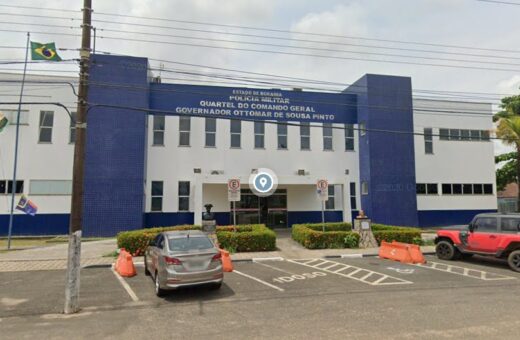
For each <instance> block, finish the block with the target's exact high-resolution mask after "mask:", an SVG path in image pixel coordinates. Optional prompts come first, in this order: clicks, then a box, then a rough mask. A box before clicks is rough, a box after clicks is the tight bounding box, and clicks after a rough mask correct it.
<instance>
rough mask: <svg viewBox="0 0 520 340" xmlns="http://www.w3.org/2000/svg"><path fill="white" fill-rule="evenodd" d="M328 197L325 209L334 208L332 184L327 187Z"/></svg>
mask: <svg viewBox="0 0 520 340" xmlns="http://www.w3.org/2000/svg"><path fill="white" fill-rule="evenodd" d="M328 188H329V189H328V190H329V192H328V197H329V199H328V200H327V201H326V202H325V209H327V210H334V208H335V204H334V203H335V202H334V185H329V187H328Z"/></svg>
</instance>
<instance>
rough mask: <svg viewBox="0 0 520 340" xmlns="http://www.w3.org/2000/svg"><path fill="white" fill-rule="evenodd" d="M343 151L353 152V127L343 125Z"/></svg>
mask: <svg viewBox="0 0 520 340" xmlns="http://www.w3.org/2000/svg"><path fill="white" fill-rule="evenodd" d="M345 150H346V151H354V125H352V124H345Z"/></svg>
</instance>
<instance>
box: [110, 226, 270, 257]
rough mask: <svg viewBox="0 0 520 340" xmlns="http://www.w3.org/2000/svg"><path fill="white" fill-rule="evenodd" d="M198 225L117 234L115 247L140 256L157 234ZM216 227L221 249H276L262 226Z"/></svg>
mask: <svg viewBox="0 0 520 340" xmlns="http://www.w3.org/2000/svg"><path fill="white" fill-rule="evenodd" d="M200 229H201V227H200V226H198V225H179V226H172V227H159V228H146V229H139V230H131V231H124V232H120V233H119V234H117V246H118V247H119V248H124V249H126V250H127V251H128V252H130V253H131V254H132V255H134V256H142V255H144V252H145V250H146V247H147V246H148V245H149V244H150V241H152V240H153V239H154V238H155V237H156V236H157V234H159V233H160V232H163V231H170V230H200ZM234 229H235V228H234V227H233V226H219V227H217V239H218V242H219V244H220V246H221V248H224V249H228V250H233V252H235V251H263V250H274V249H276V234H275V233H274V231H272V230H270V229H269V228H267V227H266V226H265V225H263V224H258V225H237V226H236V232H235V231H234Z"/></svg>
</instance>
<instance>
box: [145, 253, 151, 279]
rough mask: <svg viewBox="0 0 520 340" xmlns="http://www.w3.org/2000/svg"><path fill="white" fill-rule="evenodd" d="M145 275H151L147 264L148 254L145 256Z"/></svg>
mask: <svg viewBox="0 0 520 340" xmlns="http://www.w3.org/2000/svg"><path fill="white" fill-rule="evenodd" d="M144 275H146V276H150V275H151V273H150V271H149V270H148V266H147V265H146V255H145V256H144Z"/></svg>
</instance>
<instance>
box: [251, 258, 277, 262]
mask: <svg viewBox="0 0 520 340" xmlns="http://www.w3.org/2000/svg"><path fill="white" fill-rule="evenodd" d="M260 261H283V257H255V258H253V262H260Z"/></svg>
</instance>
